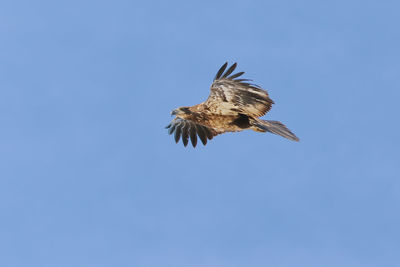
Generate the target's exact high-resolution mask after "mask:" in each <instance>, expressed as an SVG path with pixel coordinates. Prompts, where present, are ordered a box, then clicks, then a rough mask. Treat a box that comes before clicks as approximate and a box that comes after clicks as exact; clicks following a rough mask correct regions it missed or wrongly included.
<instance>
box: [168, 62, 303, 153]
mask: <svg viewBox="0 0 400 267" xmlns="http://www.w3.org/2000/svg"><path fill="white" fill-rule="evenodd" d="M227 66H228V62H226V63H225V64H224V65H222V67H221V68H220V69H219V70H218V72H217V74H216V75H215V78H214V81H213V83H212V84H211V88H210V95H209V96H208V99H207V100H206V101H205V102H203V103H200V104H197V105H194V106H191V107H180V108H177V109H174V110H173V111H172V112H171V116H174V115H175V116H176V117H175V118H174V119H173V120H172V121H171V123H170V124H169V125H168V126H167V127H166V128H167V129H168V133H169V134H170V135H171V134H173V133H174V137H175V142H176V143H178V142H179V139H180V138H182V142H183V145H184V146H187V144H188V142H189V138H190V141H191V143H192V145H193V147H196V145H197V136H198V137H199V139H200V140H201V142H202V143H203V145H206V144H207V140H211V139H213V137H214V136H216V135H218V134H222V133H226V132H239V131H243V130H246V129H250V130H253V131H256V132H270V133H273V134H277V135H280V136H283V137H285V138H287V139H290V140H293V141H299V138H297V136H296V135H295V134H294V133H292V132H291V131H290V130H289V129H288V128H286V126H285V125H284V124H283V123H281V122H279V121H271V120H262V119H260V118H259V117H262V116H264V115H265V114H266V113H267V112H268V111H269V110H270V109H271V106H272V104H274V101H272V99H271V98H269V95H268V93H267V91H265V90H263V89H262V88H261V87H260V86H258V85H255V84H253V83H250V81H251V80H249V79H239V78H238V77H240V76H242V75H243V74H244V72H238V73H236V74H232V73H233V71H234V70H235V69H236V66H237V63H234V64H233V65H232V66H230V67H229V68H228V70H226V68H227ZM225 70H226V71H225Z"/></svg>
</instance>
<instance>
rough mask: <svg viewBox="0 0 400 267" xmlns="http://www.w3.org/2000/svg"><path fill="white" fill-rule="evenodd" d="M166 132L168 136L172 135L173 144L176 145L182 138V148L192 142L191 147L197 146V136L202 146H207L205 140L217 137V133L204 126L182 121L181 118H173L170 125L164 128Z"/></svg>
mask: <svg viewBox="0 0 400 267" xmlns="http://www.w3.org/2000/svg"><path fill="white" fill-rule="evenodd" d="M165 128H167V129H169V130H168V133H169V134H173V133H174V132H175V134H174V137H175V142H176V143H178V142H179V139H180V138H181V136H182V142H183V145H184V146H187V144H188V142H189V137H190V141H191V142H192V145H193V147H196V145H197V136H199V138H200V140H201V142H202V143H203V145H206V144H207V139H209V140H211V139H213V137H214V136H216V135H218V133H217V132H216V131H215V130H213V129H211V128H209V127H206V126H203V125H200V124H197V123H195V122H193V121H190V120H184V119H181V118H175V119H174V120H172V121H171V123H170V124H169V125H168V126H167V127H165Z"/></svg>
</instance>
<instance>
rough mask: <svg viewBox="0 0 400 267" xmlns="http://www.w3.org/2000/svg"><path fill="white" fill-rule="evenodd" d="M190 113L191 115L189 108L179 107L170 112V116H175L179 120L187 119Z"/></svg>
mask: <svg viewBox="0 0 400 267" xmlns="http://www.w3.org/2000/svg"><path fill="white" fill-rule="evenodd" d="M190 113H192V112H191V111H190V109H189V107H180V108H177V109H174V110H173V111H171V116H174V115H175V116H177V117H181V118H185V117H187V116H188V115H189V114H190Z"/></svg>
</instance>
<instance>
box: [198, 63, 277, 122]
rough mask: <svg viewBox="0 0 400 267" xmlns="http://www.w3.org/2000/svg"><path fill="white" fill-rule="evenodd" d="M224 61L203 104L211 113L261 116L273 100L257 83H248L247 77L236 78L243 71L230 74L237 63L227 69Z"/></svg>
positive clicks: (268, 108) (269, 107)
mask: <svg viewBox="0 0 400 267" xmlns="http://www.w3.org/2000/svg"><path fill="white" fill-rule="evenodd" d="M227 66H228V62H226V63H225V64H224V65H223V66H222V67H221V68H220V69H219V71H218V73H217V75H215V78H214V81H213V83H212V85H211V92H210V95H209V97H208V99H207V100H206V101H205V102H204V105H205V106H206V107H207V108H208V109H209V110H210V111H211V112H213V113H215V114H220V115H236V114H237V113H243V114H246V115H249V116H252V117H261V116H263V115H265V114H266V113H267V112H268V111H269V110H270V109H271V106H272V104H273V103H274V101H272V99H270V98H269V96H268V93H267V91H265V90H263V89H261V88H260V87H259V86H258V85H255V84H252V83H249V82H248V81H251V80H248V79H237V78H238V77H239V76H241V75H243V74H244V72H239V73H236V74H233V75H231V74H232V72H233V71H234V70H235V68H236V66H237V64H236V63H235V64H233V65H232V66H231V67H230V68H229V69H228V70H227V71H225V69H226V67H227Z"/></svg>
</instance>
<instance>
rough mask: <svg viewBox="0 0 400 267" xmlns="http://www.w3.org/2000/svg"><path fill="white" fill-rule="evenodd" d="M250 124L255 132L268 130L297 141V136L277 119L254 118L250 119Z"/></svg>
mask: <svg viewBox="0 0 400 267" xmlns="http://www.w3.org/2000/svg"><path fill="white" fill-rule="evenodd" d="M251 124H252V125H253V126H254V127H253V130H255V131H257V132H270V133H273V134H277V135H280V136H282V137H285V138H287V139H290V140H293V141H299V138H298V137H297V136H296V135H295V134H294V133H292V132H291V131H290V130H289V129H288V128H286V126H285V125H284V124H283V123H281V122H279V121H265V120H261V119H254V120H253V121H251Z"/></svg>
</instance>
